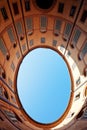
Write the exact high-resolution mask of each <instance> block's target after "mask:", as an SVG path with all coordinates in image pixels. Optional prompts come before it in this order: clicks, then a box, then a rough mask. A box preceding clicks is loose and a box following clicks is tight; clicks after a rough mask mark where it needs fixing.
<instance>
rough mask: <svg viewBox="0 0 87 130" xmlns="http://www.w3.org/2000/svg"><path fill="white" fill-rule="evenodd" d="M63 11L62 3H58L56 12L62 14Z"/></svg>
mask: <svg viewBox="0 0 87 130" xmlns="http://www.w3.org/2000/svg"><path fill="white" fill-rule="evenodd" d="M63 10H64V3H59V6H58V12H59V13H63Z"/></svg>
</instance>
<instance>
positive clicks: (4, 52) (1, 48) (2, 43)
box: [0, 38, 7, 56]
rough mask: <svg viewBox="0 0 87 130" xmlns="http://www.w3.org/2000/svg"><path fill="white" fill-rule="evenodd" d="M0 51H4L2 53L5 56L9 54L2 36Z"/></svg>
mask: <svg viewBox="0 0 87 130" xmlns="http://www.w3.org/2000/svg"><path fill="white" fill-rule="evenodd" d="M0 51H1V52H2V54H3V55H4V56H6V54H7V49H6V47H5V45H4V42H3V40H2V39H1V38H0Z"/></svg>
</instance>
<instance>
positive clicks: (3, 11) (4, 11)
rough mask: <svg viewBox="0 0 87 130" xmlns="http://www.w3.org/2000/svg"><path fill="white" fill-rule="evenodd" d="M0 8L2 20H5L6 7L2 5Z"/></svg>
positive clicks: (6, 16)
mask: <svg viewBox="0 0 87 130" xmlns="http://www.w3.org/2000/svg"><path fill="white" fill-rule="evenodd" d="M0 10H1V13H2V16H3V18H4V20H7V19H8V15H7V12H6V9H5V8H4V7H2V8H1V9H0Z"/></svg>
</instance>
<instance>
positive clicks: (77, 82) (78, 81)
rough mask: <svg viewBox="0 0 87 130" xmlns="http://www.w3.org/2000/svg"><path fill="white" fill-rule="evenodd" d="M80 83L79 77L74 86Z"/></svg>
mask: <svg viewBox="0 0 87 130" xmlns="http://www.w3.org/2000/svg"><path fill="white" fill-rule="evenodd" d="M80 83H81V79H80V77H79V78H78V79H77V80H76V85H79V84H80Z"/></svg>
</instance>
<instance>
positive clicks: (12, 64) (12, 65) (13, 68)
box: [11, 62, 15, 72]
mask: <svg viewBox="0 0 87 130" xmlns="http://www.w3.org/2000/svg"><path fill="white" fill-rule="evenodd" d="M11 69H12V70H13V72H14V70H15V65H14V63H13V62H12V63H11Z"/></svg>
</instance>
